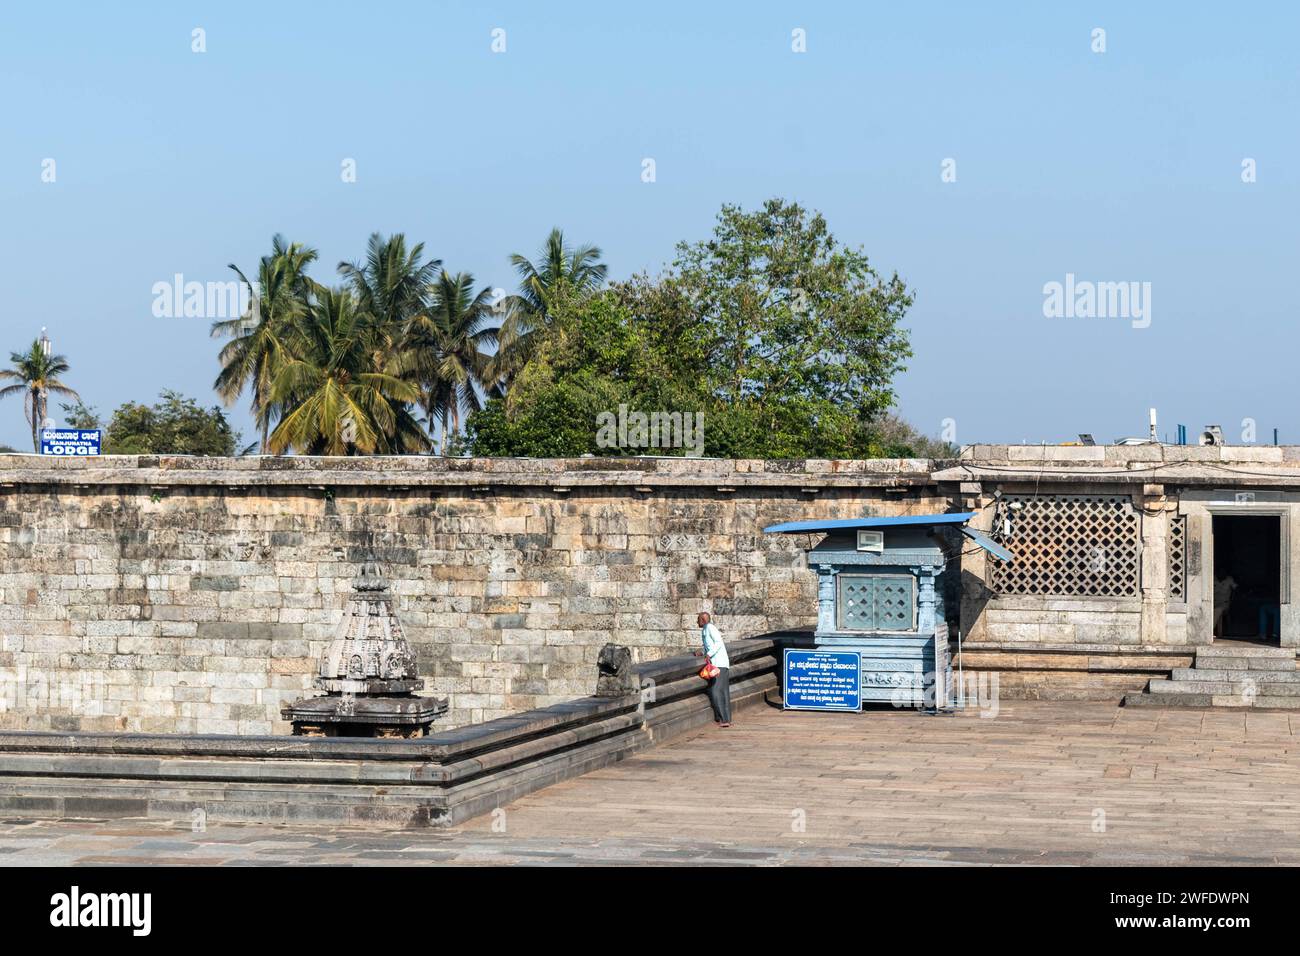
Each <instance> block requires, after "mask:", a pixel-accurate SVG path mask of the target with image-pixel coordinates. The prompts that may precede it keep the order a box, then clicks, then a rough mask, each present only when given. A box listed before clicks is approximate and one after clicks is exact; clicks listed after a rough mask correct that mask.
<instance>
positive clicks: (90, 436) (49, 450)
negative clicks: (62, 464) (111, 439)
mask: <svg viewBox="0 0 1300 956" xmlns="http://www.w3.org/2000/svg"><path fill="white" fill-rule="evenodd" d="M41 454H42V455H60V456H62V457H64V458H80V457H85V456H87V455H98V454H99V429H98V428H43V429H41Z"/></svg>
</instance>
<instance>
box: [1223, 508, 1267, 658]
mask: <svg viewBox="0 0 1300 956" xmlns="http://www.w3.org/2000/svg"><path fill="white" fill-rule="evenodd" d="M1281 587H1282V522H1281V519H1280V518H1278V517H1276V516H1273V515H1215V516H1214V636H1215V638H1216V639H1220V638H1222V639H1227V640H1245V641H1262V642H1265V643H1270V644H1277V643H1279V639H1278V635H1279V627H1280V621H1279V605H1280V603H1281V594H1282V590H1281Z"/></svg>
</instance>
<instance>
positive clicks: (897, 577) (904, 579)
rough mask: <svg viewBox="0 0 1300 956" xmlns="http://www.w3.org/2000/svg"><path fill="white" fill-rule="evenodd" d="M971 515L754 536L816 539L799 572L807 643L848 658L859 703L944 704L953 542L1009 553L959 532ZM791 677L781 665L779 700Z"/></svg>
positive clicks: (953, 603)
mask: <svg viewBox="0 0 1300 956" xmlns="http://www.w3.org/2000/svg"><path fill="white" fill-rule="evenodd" d="M973 517H975V512H964V513H961V514H931V515H906V516H900V517H891V518H847V519H841V520H834V521H791V522H786V523H785V524H776V525H772V526H770V527H768V528H764V529H763V530H764V531H765V532H766V533H768V534H824V535H825V537H823V538H822V539H821V541H819V542H818V543H817V544H816V545H815V546H813V547H811V548H809V549H808V552H807V554H808V567H809V568H811V569H812V570H814V571H816V572H817V630H816V631H815V632H814V639H815V643H816V646H817V648H818V650H819V651H825V652H849V651H852V652H856V653H857V655H858V657H859V659H860V670H861V701H863V702H871V701H875V702H881V703H893V704H895V705H899V706H907V707H917V708H924V709H927V710H934V709H937V708H938V707H943V706H947V705H948V704H949V703H950V701H951V700H952V687H953V684H952V660H951V656H950V654H949V650H948V642H949V636H950V634H951V635H953V636H955V635H956V632H957V629H958V627H959V626H960V621H959V611H960V601H959V595H960V591H959V586H960V574H961V561H960V559H959V555H960V553H961V549H962V542H963V540H967V539H968V540H970V541H973V542H974V543H975V544H976V545H977V546H978V547H981V548H983V549H984V550H986V551H988V552H989V553H990V554H992V555H993V556H994V557H996V558H998V559H999V560H1002V561H1009V560H1011V553H1010V552H1009V551H1007V550H1006V549H1005V548H1003V547H1002V546H1001V545H999V544H997V543H996V542H994V541H993V540H991V539H990V538H989V537H988V536H987V535H985V534H984V533H983V532H981V531H977V530H976V529H974V528H970V527H967V522H968V521H970V519H971V518H973ZM963 536H964V537H963ZM790 675H791V669H790V666H789V665H788V664H787V667H786V668H785V672H784V674H783V679H782V693H783V695H785V693H786V692H787V688H788V687H789V686H790V681H791V676H790ZM809 709H827V710H845V709H857V708H854V707H844V706H831V705H829V704H828V705H826V706H824V707H816V706H814V707H812V708H809Z"/></svg>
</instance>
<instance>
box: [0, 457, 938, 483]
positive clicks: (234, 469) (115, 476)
mask: <svg viewBox="0 0 1300 956" xmlns="http://www.w3.org/2000/svg"><path fill="white" fill-rule="evenodd" d="M935 464H936V463H935V462H932V461H930V460H928V459H919V458H879V459H854V460H843V461H840V460H834V461H832V460H821V459H792V460H788V461H785V460H773V461H749V460H745V459H739V460H733V459H721V458H678V457H666V458H605V457H602V458H438V457H433V456H427V455H410V456H393V457H382V456H372V457H358V458H342V457H339V458H311V457H306V456H293V457H289V456H285V457H274V456H268V457H248V458H201V457H190V456H156V455H120V456H119V455H106V456H101V457H98V458H68V459H62V458H49V457H42V456H40V455H0V490H2V489H3V486H5V485H14V486H16V485H55V486H73V487H75V486H79V485H121V486H128V487H129V486H137V487H169V486H198V487H213V488H273V487H295V488H303V487H305V488H312V487H319V488H325V487H343V488H355V487H382V488H388V489H400V488H449V489H450V488H458V489H468V490H475V489H479V490H481V489H483V488H484V487H489V488H490V487H493V486H499V487H503V488H509V487H524V488H543V489H556V488H565V489H567V488H572V487H602V488H609V487H628V486H632V487H637V486H641V487H650V488H655V487H692V488H714V489H717V488H718V487H720V486H725V487H728V488H737V489H739V488H777V487H789V486H791V485H794V484H797V485H798V486H799V487H800V488H810V489H811V488H832V487H845V488H862V487H900V486H901V487H908V486H914V485H916V486H920V485H929V484H931V481H930V474H931V472H932V470H933V468H934V466H935Z"/></svg>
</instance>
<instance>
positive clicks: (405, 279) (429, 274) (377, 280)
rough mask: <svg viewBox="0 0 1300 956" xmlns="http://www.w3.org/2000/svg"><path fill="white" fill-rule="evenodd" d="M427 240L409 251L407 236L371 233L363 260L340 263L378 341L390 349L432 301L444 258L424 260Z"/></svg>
mask: <svg viewBox="0 0 1300 956" xmlns="http://www.w3.org/2000/svg"><path fill="white" fill-rule="evenodd" d="M423 257H424V243H422V242H417V243H416V244H415V245H414V246H412V247H411V248H410V249H409V250H408V249H407V248H406V236H404V235H402V233H400V232H399V233H394V234H393V235H392V236H390V237H389V238H387V239H385V238H384V237H383V236H381V235H380V234H379V233H377V232H375V233H371V235H370V240H369V242H368V243H367V244H366V258H365V261H364V262H351V263H349V262H340V263H339V275H341V276H342V277H343V279H344V280H345V282H346V283H347V284H348V286H349V287H350V288H351V289H352V293H353V295H354V296H355V298H356V301H357V304H358V306H359V307H360V308H361V309H363V310H364V311H366V312H368V313H370V315H371V316H373V317H374V318H375V320H376V323H377V324H376V328H375V330H376V331H377V332H379V333H380V338H379V341H380V342H382V343H383V344H384V345H385V346H387V347H388V348H393V347H395V346H396V345H397V343H398V341H399V339H400V337H401V335H402V333H403V332H404V331H405V329H406V324H407V322H408V321H410V319H411V318H412V317H413V316H415V315H417V314H419V313H420V312H422V311H424V309H425V308H426V307H427V306H428V304H429V299H428V295H429V288H430V286H431V285H432V284H433V282H434V280H435V279H436V278H437V276H438V271H439V270H440V269H441V268H442V260H441V259H431V260H429V261H428V262H422V261H421V259H423Z"/></svg>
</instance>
